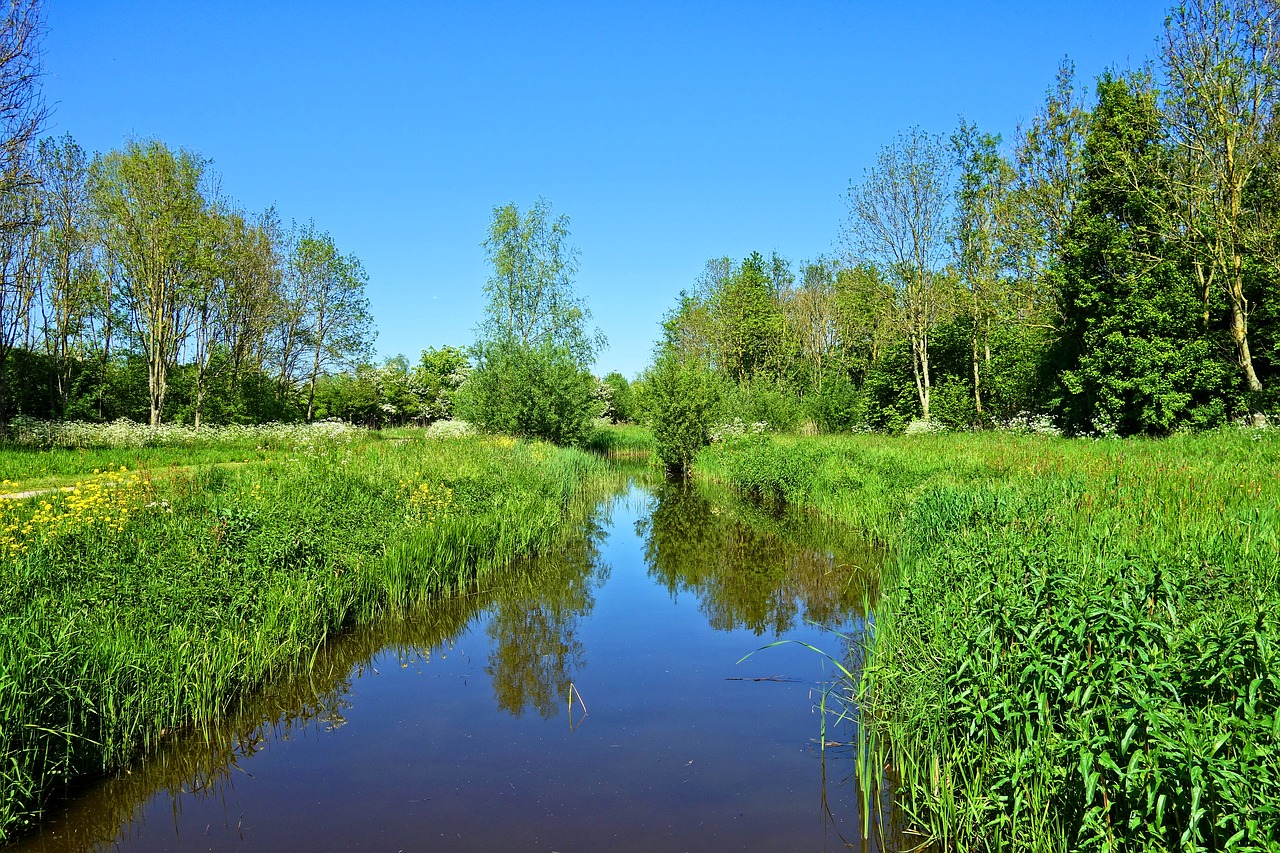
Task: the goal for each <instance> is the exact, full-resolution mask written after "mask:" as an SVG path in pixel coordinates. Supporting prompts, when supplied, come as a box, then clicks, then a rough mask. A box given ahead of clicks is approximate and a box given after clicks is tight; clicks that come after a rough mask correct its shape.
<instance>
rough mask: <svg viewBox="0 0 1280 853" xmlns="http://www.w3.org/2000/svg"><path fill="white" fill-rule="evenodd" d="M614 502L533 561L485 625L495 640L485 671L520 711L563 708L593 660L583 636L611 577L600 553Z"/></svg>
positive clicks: (501, 703)
mask: <svg viewBox="0 0 1280 853" xmlns="http://www.w3.org/2000/svg"><path fill="white" fill-rule="evenodd" d="M608 518H609V516H608V504H607V502H606V506H605V507H604V508H603V509H602V511H601V513H599V514H598V515H597V517H595V518H593V519H591V520H590V521H588V522H587V524H586V526H585V528H584V530H583V535H582V536H581V537H575V538H574V539H570V540H569V541H568V542H567V543H566V544H565V545H564V546H562V547H561V548H559V549H557V550H556V551H555V552H552V553H550V554H547V555H543V556H541V557H537V558H535V559H534V560H532V561H530V564H529V568H530V569H531V571H528V572H526V573H524V574H523V576H522V578H521V582H520V583H516V584H512V585H510V586H508V587H507V588H506V589H504V590H503V592H502V594H501V595H500V596H499V597H498V599H497V601H496V602H495V607H494V611H493V615H492V617H491V618H490V620H489V625H488V627H487V628H486V629H485V630H486V633H487V634H488V635H489V638H490V640H491V641H492V650H491V651H490V652H489V663H488V665H487V666H486V667H485V669H484V671H485V673H487V674H488V676H489V679H490V681H491V682H492V684H493V693H494V696H495V698H496V699H497V701H498V707H499V708H501V709H502V710H503V711H506V712H507V713H509V714H511V715H513V716H516V717H519V716H520V715H521V714H523V713H524V712H525V711H526V710H530V709H531V710H534V711H537V712H538V714H539V715H540V716H541V717H543V718H547V717H553V716H555V715H556V714H557V713H558V711H559V709H560V708H562V707H564V705H565V697H566V696H568V695H569V684H570V682H571V681H572V680H573V678H574V677H575V674H576V673H577V672H578V671H579V670H581V669H582V668H583V667H584V666H586V661H587V650H586V647H585V646H584V645H583V643H582V640H581V639H580V638H579V633H580V629H581V625H582V622H583V620H584V619H585V618H586V617H587V615H588V614H590V613H591V609H592V607H593V606H594V604H595V597H594V591H595V589H596V588H598V587H600V586H602V585H603V584H604V582H605V581H606V580H607V579H608V577H609V568H608V566H607V565H606V564H605V563H604V562H603V561H602V560H601V559H600V545H601V543H602V542H603V541H604V538H605V531H606V528H607V526H608Z"/></svg>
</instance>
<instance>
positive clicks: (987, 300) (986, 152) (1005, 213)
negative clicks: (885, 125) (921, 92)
mask: <svg viewBox="0 0 1280 853" xmlns="http://www.w3.org/2000/svg"><path fill="white" fill-rule="evenodd" d="M951 149H952V152H953V153H954V155H955V158H956V165H957V166H958V167H959V173H960V176H959V179H958V181H957V182H956V204H955V217H954V224H953V226H952V233H951V245H952V252H953V255H954V257H955V265H956V270H957V271H958V272H959V274H960V281H961V284H962V285H963V286H964V288H965V290H966V291H967V292H968V297H969V313H970V320H971V321H972V323H973V331H972V334H971V337H970V342H971V344H972V356H973V358H972V378H973V406H974V411H975V412H976V414H977V416H978V417H979V418H981V417H982V369H983V367H984V366H987V365H989V364H990V362H991V322H992V319H993V318H994V316H995V313H996V310H997V306H998V304H999V301H1000V296H1001V293H1000V290H1001V280H1002V277H1003V273H1004V270H1005V267H1006V265H1007V263H1008V259H1009V256H1010V251H1009V247H1008V244H1009V242H1010V237H1011V236H1012V227H1011V218H1012V206H1011V204H1010V199H1009V195H1010V190H1011V188H1012V185H1013V180H1014V171H1013V166H1012V165H1010V163H1009V162H1008V161H1007V160H1006V159H1005V158H1004V156H1003V155H1002V154H1001V153H1000V137H999V136H995V135H992V134H989V133H979V132H978V128H977V126H975V125H972V124H966V123H965V122H964V121H961V123H960V128H959V129H958V130H957V131H956V132H955V134H953V135H952V137H951Z"/></svg>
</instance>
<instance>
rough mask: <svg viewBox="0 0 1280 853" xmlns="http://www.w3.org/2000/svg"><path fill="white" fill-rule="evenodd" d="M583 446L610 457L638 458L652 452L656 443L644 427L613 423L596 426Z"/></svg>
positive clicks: (651, 434)
mask: <svg viewBox="0 0 1280 853" xmlns="http://www.w3.org/2000/svg"><path fill="white" fill-rule="evenodd" d="M583 447H584V449H586V450H590V451H592V452H593V453H602V454H604V455H606V456H609V457H611V458H639V457H644V456H648V455H649V454H650V453H652V452H653V451H654V449H655V448H656V447H657V444H656V443H655V442H654V440H653V433H651V432H650V431H649V430H648V429H646V428H645V427H642V426H636V425H634V424H614V425H611V426H601V427H596V429H595V430H594V431H592V433H591V435H590V436H588V438H587V441H586V444H585V445H583Z"/></svg>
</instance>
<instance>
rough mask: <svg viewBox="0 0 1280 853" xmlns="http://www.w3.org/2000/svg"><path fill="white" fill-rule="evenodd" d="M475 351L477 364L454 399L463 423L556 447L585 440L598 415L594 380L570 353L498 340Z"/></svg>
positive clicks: (549, 345)
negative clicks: (465, 421)
mask: <svg viewBox="0 0 1280 853" xmlns="http://www.w3.org/2000/svg"><path fill="white" fill-rule="evenodd" d="M476 352H477V360H478V361H479V365H478V366H477V367H476V369H475V370H474V371H472V372H471V375H470V377H469V378H468V380H467V382H466V384H465V385H463V386H462V387H461V388H460V389H458V393H457V397H456V400H457V408H458V412H459V414H461V415H462V417H463V419H465V420H467V421H470V422H471V423H473V424H475V425H476V426H478V427H479V428H481V429H483V430H485V431H486V432H493V433H503V434H506V435H515V436H521V437H523V438H532V439H540V440H542V441H550V442H553V443H555V444H559V445H577V444H581V443H582V442H583V441H585V440H586V438H587V436H588V435H589V434H590V432H591V424H592V421H593V420H594V418H595V417H596V415H597V414H598V406H597V404H596V401H595V399H594V394H593V391H594V390H595V377H593V376H592V375H591V372H590V371H588V370H587V369H585V368H584V367H582V366H581V365H580V364H579V363H578V360H577V358H576V357H575V356H574V354H573V353H572V352H571V351H570V350H568V349H566V348H565V347H562V346H557V345H556V344H554V343H551V342H550V341H546V342H544V343H542V344H541V345H540V346H538V347H537V348H535V349H530V348H528V347H523V346H520V345H519V344H517V343H515V342H514V341H499V342H494V343H487V344H484V345H482V346H481V347H479V348H478V349H477V351H476Z"/></svg>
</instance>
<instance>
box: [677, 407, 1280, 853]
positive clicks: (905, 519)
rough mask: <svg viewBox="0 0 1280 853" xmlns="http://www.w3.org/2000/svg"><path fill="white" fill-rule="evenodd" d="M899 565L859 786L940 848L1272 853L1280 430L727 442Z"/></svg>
mask: <svg viewBox="0 0 1280 853" xmlns="http://www.w3.org/2000/svg"><path fill="white" fill-rule="evenodd" d="M697 473H698V474H699V475H700V476H703V477H709V478H713V479H716V480H720V481H722V482H725V483H729V484H732V485H734V486H735V487H737V488H739V489H742V490H744V491H748V492H757V493H760V494H763V495H768V496H772V497H777V498H781V499H784V500H786V501H789V502H792V503H795V504H798V505H802V506H808V507H812V508H814V509H816V510H817V511H819V512H821V513H824V514H826V515H828V516H830V517H832V518H835V519H838V520H841V521H844V522H847V523H849V524H851V525H854V526H856V527H858V528H861V529H862V530H864V531H866V532H868V533H870V534H871V535H873V536H875V537H876V538H878V539H879V540H881V541H883V542H884V543H885V544H886V545H887V546H888V547H889V548H890V551H891V554H892V555H893V559H892V560H891V561H890V563H889V565H887V566H886V569H885V575H884V577H883V578H882V585H881V596H880V598H879V600H878V602H877V603H876V607H875V617H874V625H873V628H872V631H871V634H870V639H869V640H868V641H867V645H866V647H865V648H864V649H862V651H861V654H860V655H858V656H857V657H858V658H860V660H858V667H857V668H856V681H855V682H854V683H851V684H850V686H849V696H848V700H849V702H850V706H851V708H853V709H856V710H857V711H858V713H860V715H861V723H860V738H861V740H862V743H861V744H860V749H861V750H862V752H861V759H862V765H863V768H864V772H863V774H862V776H863V778H862V784H863V787H864V789H865V790H866V791H867V793H869V794H870V795H872V796H875V795H876V794H877V791H876V790H875V789H876V788H877V786H879V785H880V784H882V779H883V778H885V777H884V775H883V771H884V770H885V769H891V770H892V773H891V774H890V776H891V777H892V778H893V779H894V780H895V784H896V785H897V791H896V798H897V802H898V805H900V806H901V807H902V808H903V809H905V810H906V812H907V815H908V818H909V820H910V821H911V822H912V823H914V824H915V825H916V826H917V827H918V828H920V829H922V830H923V831H924V832H926V833H927V834H929V835H932V836H933V837H934V838H935V839H936V840H937V842H938V843H939V844H940V846H941V847H942V848H943V849H957V850H984V851H985V850H1036V851H1042V850H1043V851H1049V850H1116V851H1128V850H1175V849H1177V850H1240V851H1262V850H1268V851H1274V850H1278V849H1280V648H1278V647H1277V641H1278V640H1280V539H1278V532H1280V436H1278V435H1277V434H1276V431H1274V430H1253V431H1250V430H1223V431H1219V432H1210V433H1202V434H1196V435H1178V436H1174V437H1171V438H1168V439H1164V440H1159V441H1144V440H1136V439H1130V440H1101V441H1089V440H1067V439H1060V438H1050V437H1038V436H1016V435H1010V434H995V433H985V434H958V435H920V436H906V437H901V438H896V439H892V438H885V437H876V436H840V437H813V438H799V437H769V436H748V437H743V438H741V439H739V440H736V441H727V442H720V443H717V444H715V445H713V446H712V447H711V448H709V449H708V450H706V451H704V452H703V453H702V454H701V455H700V456H699V459H698V463H697Z"/></svg>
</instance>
